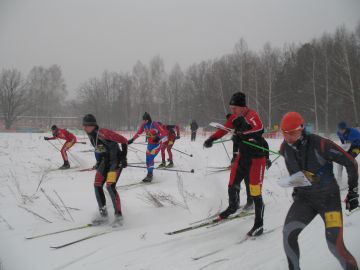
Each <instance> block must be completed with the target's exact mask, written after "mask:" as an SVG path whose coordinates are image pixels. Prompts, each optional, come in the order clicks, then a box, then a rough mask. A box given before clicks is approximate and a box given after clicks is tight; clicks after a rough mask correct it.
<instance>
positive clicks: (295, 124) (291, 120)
mask: <svg viewBox="0 0 360 270" xmlns="http://www.w3.org/2000/svg"><path fill="white" fill-rule="evenodd" d="M304 123H305V121H304V118H303V117H302V116H301V115H300V114H299V113H297V112H288V113H286V114H285V115H284V116H283V118H282V120H281V130H282V131H283V132H290V131H294V130H298V129H301V128H302V127H303V126H304Z"/></svg>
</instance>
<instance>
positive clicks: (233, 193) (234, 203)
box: [219, 187, 240, 219]
mask: <svg viewBox="0 0 360 270" xmlns="http://www.w3.org/2000/svg"><path fill="white" fill-rule="evenodd" d="M228 194H229V206H228V208H226V210H224V211H222V212H221V213H220V215H219V218H220V219H226V218H228V216H230V215H232V214H234V213H235V212H236V210H238V209H239V208H240V199H239V191H238V190H237V189H236V188H235V187H229V188H228Z"/></svg>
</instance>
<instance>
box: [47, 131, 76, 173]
mask: <svg viewBox="0 0 360 270" xmlns="http://www.w3.org/2000/svg"><path fill="white" fill-rule="evenodd" d="M51 131H52V134H53V137H44V140H45V141H49V140H55V139H62V140H65V143H64V144H63V146H62V148H61V150H60V152H61V156H62V158H63V160H64V165H62V166H61V167H60V169H62V170H65V169H70V163H69V159H68V156H67V153H66V151H68V150H69V149H70V148H71V147H72V146H73V145H74V144H75V143H76V137H75V135H74V134H72V133H70V132H69V131H67V130H66V129H64V128H58V127H57V126H56V125H53V126H52V127H51Z"/></svg>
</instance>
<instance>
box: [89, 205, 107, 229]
mask: <svg viewBox="0 0 360 270" xmlns="http://www.w3.org/2000/svg"><path fill="white" fill-rule="evenodd" d="M99 214H100V215H99V216H97V217H96V218H94V219H93V220H92V221H91V223H92V224H94V225H101V224H103V223H104V222H106V221H107V219H108V211H107V209H106V205H104V206H103V207H100V208H99Z"/></svg>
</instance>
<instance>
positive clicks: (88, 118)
mask: <svg viewBox="0 0 360 270" xmlns="http://www.w3.org/2000/svg"><path fill="white" fill-rule="evenodd" d="M83 126H97V123H96V118H95V116H93V115H92V114H87V115H85V116H84V118H83Z"/></svg>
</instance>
